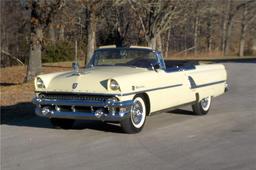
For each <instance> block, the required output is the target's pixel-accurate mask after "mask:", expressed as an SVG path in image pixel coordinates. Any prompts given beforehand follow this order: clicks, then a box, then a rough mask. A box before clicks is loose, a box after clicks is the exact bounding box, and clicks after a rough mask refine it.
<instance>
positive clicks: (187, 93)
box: [35, 52, 227, 117]
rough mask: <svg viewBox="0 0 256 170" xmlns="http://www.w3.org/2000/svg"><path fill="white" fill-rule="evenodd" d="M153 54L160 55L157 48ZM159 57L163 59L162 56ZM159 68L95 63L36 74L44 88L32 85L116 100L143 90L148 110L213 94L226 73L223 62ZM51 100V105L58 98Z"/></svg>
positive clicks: (221, 89) (218, 90)
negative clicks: (112, 86)
mask: <svg viewBox="0 0 256 170" xmlns="http://www.w3.org/2000/svg"><path fill="white" fill-rule="evenodd" d="M156 54H157V57H161V55H160V53H159V52H157V53H156ZM158 60H159V61H163V59H162V58H160V59H158ZM162 65H163V64H162ZM161 68H162V69H154V68H153V67H152V68H140V67H129V66H96V67H91V68H88V69H83V70H80V71H79V72H76V71H69V72H60V73H53V74H46V75H39V76H38V78H40V79H42V80H43V82H44V84H45V88H38V87H37V84H36V81H35V86H36V87H35V88H36V93H37V94H40V93H65V94H75V95H77V94H78V95H80V94H81V95H82V94H85V95H102V96H109V97H110V98H111V97H116V98H117V99H118V102H125V101H132V100H133V98H134V96H135V95H137V94H144V95H145V96H147V98H148V100H149V103H148V105H149V108H150V112H156V111H159V110H163V109H166V108H169V107H175V106H180V105H183V104H186V103H193V102H197V101H200V100H201V99H203V98H205V97H208V96H212V97H216V96H219V95H221V94H223V93H224V91H225V87H226V83H227V82H226V81H227V73H226V70H225V67H224V66H223V65H222V64H207V65H192V66H189V67H187V66H184V67H173V68H172V67H167V68H165V65H163V66H162V67H161ZM163 68H164V69H163ZM110 80H115V81H116V82H117V83H118V85H119V89H118V90H111V89H110V87H109V86H110ZM35 103H36V104H37V105H38V106H39V105H40V104H39V102H35ZM52 103H53V105H54V103H58V101H55V100H54V101H53V102H52ZM89 103H90V102H89ZM117 104H118V103H117ZM81 105H88V103H86V104H83V103H81ZM106 107H111V106H109V105H106ZM71 117H72V116H71ZM87 117H88V116H87Z"/></svg>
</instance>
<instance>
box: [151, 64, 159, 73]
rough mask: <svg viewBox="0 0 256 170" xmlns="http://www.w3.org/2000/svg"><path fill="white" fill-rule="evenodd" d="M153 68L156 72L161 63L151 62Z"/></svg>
mask: <svg viewBox="0 0 256 170" xmlns="http://www.w3.org/2000/svg"><path fill="white" fill-rule="evenodd" d="M151 68H152V70H155V72H157V70H158V69H160V64H159V63H155V64H151Z"/></svg>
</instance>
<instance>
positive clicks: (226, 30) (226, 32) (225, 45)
mask: <svg viewBox="0 0 256 170" xmlns="http://www.w3.org/2000/svg"><path fill="white" fill-rule="evenodd" d="M231 6H232V1H231V0H228V1H227V5H226V9H225V15H224V21H223V34H222V35H223V37H222V39H223V41H222V51H223V55H224V56H225V55H227V54H228V52H229V39H230V35H231V30H232V19H233V14H232V13H231Z"/></svg>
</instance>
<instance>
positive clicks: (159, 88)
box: [120, 84, 183, 96]
mask: <svg viewBox="0 0 256 170" xmlns="http://www.w3.org/2000/svg"><path fill="white" fill-rule="evenodd" d="M182 85H183V84H175V85H171V86H164V87H158V88H152V89H148V90H141V91H134V92H130V93H124V94H121V95H120V96H128V95H132V94H137V93H144V92H150V91H155V90H162V89H168V88H173V87H179V86H182Z"/></svg>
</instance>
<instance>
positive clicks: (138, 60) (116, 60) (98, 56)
mask: <svg viewBox="0 0 256 170" xmlns="http://www.w3.org/2000/svg"><path fill="white" fill-rule="evenodd" d="M155 63H157V57H156V55H155V53H154V52H153V51H152V50H148V49H132V48H129V49H125V48H120V49H118V48H115V49H100V50H97V51H95V53H94V55H93V57H92V61H91V62H90V65H93V66H134V67H143V68H149V67H152V65H154V64H155Z"/></svg>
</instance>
